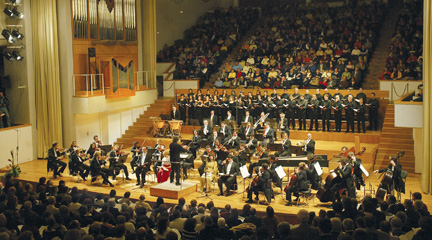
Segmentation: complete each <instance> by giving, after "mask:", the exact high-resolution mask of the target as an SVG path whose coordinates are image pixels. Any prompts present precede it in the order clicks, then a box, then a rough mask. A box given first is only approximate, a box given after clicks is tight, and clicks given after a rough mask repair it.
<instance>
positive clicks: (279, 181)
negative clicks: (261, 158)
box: [269, 162, 282, 189]
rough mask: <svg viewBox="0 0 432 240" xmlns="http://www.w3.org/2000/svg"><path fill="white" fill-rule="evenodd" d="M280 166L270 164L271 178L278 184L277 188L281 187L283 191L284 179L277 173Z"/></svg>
mask: <svg viewBox="0 0 432 240" xmlns="http://www.w3.org/2000/svg"><path fill="white" fill-rule="evenodd" d="M278 166H279V164H278V163H277V162H274V163H272V164H271V165H270V164H269V172H270V178H271V179H272V182H274V183H275V184H276V186H277V187H280V188H281V189H282V179H281V178H280V177H279V175H278V174H277V173H276V168H277V167H278Z"/></svg>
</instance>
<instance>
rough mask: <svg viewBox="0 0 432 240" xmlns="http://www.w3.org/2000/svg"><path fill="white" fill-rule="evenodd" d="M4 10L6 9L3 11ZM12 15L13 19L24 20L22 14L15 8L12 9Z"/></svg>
mask: <svg viewBox="0 0 432 240" xmlns="http://www.w3.org/2000/svg"><path fill="white" fill-rule="evenodd" d="M5 10H6V9H5ZM12 13H13V16H14V17H17V18H21V19H23V18H24V14H22V13H20V12H19V11H18V8H17V7H14V8H13V9H12Z"/></svg>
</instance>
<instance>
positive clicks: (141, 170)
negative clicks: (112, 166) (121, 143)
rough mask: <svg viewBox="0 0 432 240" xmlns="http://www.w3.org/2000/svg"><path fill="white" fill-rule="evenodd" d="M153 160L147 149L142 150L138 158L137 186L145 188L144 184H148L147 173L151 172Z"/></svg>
mask: <svg viewBox="0 0 432 240" xmlns="http://www.w3.org/2000/svg"><path fill="white" fill-rule="evenodd" d="M151 160H152V156H151V154H149V153H148V149H147V147H143V148H142V150H141V154H140V155H139V156H138V159H137V170H136V172H135V173H136V178H137V183H136V185H137V186H138V185H139V186H140V187H141V188H142V187H144V184H145V182H146V180H145V177H146V174H147V172H148V171H149V170H150V164H151Z"/></svg>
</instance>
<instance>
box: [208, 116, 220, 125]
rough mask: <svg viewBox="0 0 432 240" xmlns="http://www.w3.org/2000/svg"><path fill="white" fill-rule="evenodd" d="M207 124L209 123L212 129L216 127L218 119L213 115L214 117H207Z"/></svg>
mask: <svg viewBox="0 0 432 240" xmlns="http://www.w3.org/2000/svg"><path fill="white" fill-rule="evenodd" d="M208 122H209V125H210V127H212V128H214V127H215V126H216V125H218V124H219V118H218V116H216V114H215V115H213V116H210V117H209V121H208Z"/></svg>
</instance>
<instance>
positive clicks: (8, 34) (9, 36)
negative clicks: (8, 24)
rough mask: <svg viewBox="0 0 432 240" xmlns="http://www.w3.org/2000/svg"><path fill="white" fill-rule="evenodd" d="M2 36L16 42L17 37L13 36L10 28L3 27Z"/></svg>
mask: <svg viewBox="0 0 432 240" xmlns="http://www.w3.org/2000/svg"><path fill="white" fill-rule="evenodd" d="M2 36H3V37H4V38H5V39H6V41H8V42H10V43H14V42H15V41H16V39H15V38H14V37H13V36H12V34H11V32H10V30H8V29H3V31H2Z"/></svg>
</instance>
